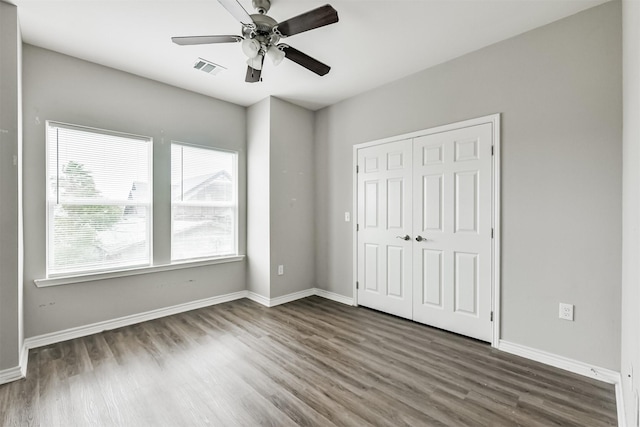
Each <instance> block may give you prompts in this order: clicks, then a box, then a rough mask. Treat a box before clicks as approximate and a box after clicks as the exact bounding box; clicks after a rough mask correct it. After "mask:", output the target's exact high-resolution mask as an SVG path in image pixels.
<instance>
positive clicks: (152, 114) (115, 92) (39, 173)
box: [3, 45, 246, 345]
mask: <svg viewBox="0 0 640 427" xmlns="http://www.w3.org/2000/svg"><path fill="white" fill-rule="evenodd" d="M23 54H24V64H23V65H24V73H23V74H24V75H23V78H24V86H23V88H24V94H23V95H24V165H25V170H24V194H25V197H24V211H25V251H26V253H28V254H29V256H28V257H27V258H26V259H25V264H24V287H25V288H24V289H25V301H24V304H25V335H26V337H33V336H38V335H41V334H46V333H50V332H56V331H61V330H64V329H68V328H73V327H78V326H83V325H87V324H91V323H95V322H99V321H105V320H111V319H114V318H119V317H123V316H128V315H132V314H138V313H143V312H146V311H151V310H155V309H159V308H164V307H170V306H173V305H178V304H182V303H188V302H192V301H195V300H199V299H205V298H210V297H214V296H219V295H225V294H229V293H233V292H237V291H241V290H244V289H246V267H245V263H244V262H243V261H241V262H233V263H226V264H217V265H209V266H202V267H193V268H186V269H180V270H172V271H164V272H157V273H153V274H143V275H137V276H129V277H123V278H114V279H108V280H99V281H92V282H83V283H76V284H70V285H62V286H53V287H46V288H37V287H36V286H35V285H34V283H33V280H34V279H42V278H44V277H45V274H46V271H45V256H46V253H45V250H46V241H45V218H46V203H45V202H46V199H45V197H46V195H45V189H46V188H45V185H46V177H45V121H46V120H55V121H60V122H64V123H73V124H78V125H83V126H91V127H96V128H102V129H109V130H115V131H120V132H127V133H133V134H138V135H146V136H150V137H153V141H154V142H153V145H154V156H153V161H154V164H153V176H154V178H153V179H154V190H153V195H154V203H153V230H154V233H153V253H154V257H155V263H156V264H165V263H168V262H169V260H170V237H171V236H170V233H171V231H170V230H171V228H170V224H171V210H170V191H169V188H170V182H171V180H170V143H171V141H172V140H176V141H181V142H186V143H191V144H198V145H203V146H212V147H218V148H223V149H228V150H235V151H238V153H239V156H238V161H239V199H240V205H239V251H240V253H244V252H245V250H246V179H245V177H246V111H245V110H246V109H245V108H244V107H241V106H237V105H234V104H230V103H227V102H223V101H219V100H216V99H212V98H209V97H206V96H202V95H199V94H195V93H193V92H188V91H185V90H182V89H178V88H175V87H171V86H168V85H165V84H162V83H158V82H154V81H151V80H148V79H144V78H141V77H138V76H135V75H131V74H128V73H124V72H121V71H117V70H114V69H110V68H107V67H104V66H101V65H97V64H93V63H89V62H86V61H82V60H80V59H76V58H72V57H69V56H65V55H62V54H59V53H56V52H52V51H49V50H45V49H42V48H38V47H34V46H31V45H24V50H23ZM3 345H4V341H3Z"/></svg>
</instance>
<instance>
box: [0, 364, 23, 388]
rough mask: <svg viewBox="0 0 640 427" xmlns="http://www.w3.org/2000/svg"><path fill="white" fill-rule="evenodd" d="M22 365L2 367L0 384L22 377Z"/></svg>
mask: <svg viewBox="0 0 640 427" xmlns="http://www.w3.org/2000/svg"><path fill="white" fill-rule="evenodd" d="M22 371H23V369H22V366H14V367H13V368H9V369H3V370H2V371H0V385H2V384H6V383H10V382H12V381H16V380H19V379H22V378H24V374H23V373H22Z"/></svg>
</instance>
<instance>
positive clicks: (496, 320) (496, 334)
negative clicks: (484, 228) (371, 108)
mask: <svg viewBox="0 0 640 427" xmlns="http://www.w3.org/2000/svg"><path fill="white" fill-rule="evenodd" d="M485 123H490V124H491V125H492V139H493V140H492V146H493V161H492V165H491V167H492V170H491V172H492V174H493V178H492V179H493V183H492V195H491V197H492V218H491V226H492V228H493V241H492V245H491V256H492V271H491V293H492V301H491V302H492V311H493V337H492V339H491V346H492V347H495V348H498V344H499V341H500V191H501V188H500V113H496V114H491V115H488V116H484V117H478V118H475V119H469V120H464V121H461V122H456V123H450V124H446V125H442V126H437V127H434V128H430V129H423V130H419V131H416V132H410V133H406V134H403V135H396V136H392V137H389V138H383V139H377V140H374V141H369V142H363V143H360V144H356V145H354V146H353V155H352V156H353V157H352V158H353V169H352V171H353V175H352V182H353V201H352V202H353V216H352V218H354V221H353V226H352V233H353V240H352V241H353V265H352V267H353V305H355V306H357V305H358V292H357V288H356V284H357V281H358V233H357V226H358V221H357V218H358V175H357V170H356V169H357V167H358V150H360V149H362V148H366V147H371V146H374V145H380V144H386V143H388V142H394V141H398V140H403V139H411V138H417V137H419V136H425V135H432V134H435V133H440V132H447V131H450V130H454V129H461V128H465V127H471V126H476V125H481V124H485Z"/></svg>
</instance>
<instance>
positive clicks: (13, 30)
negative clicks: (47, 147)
mask: <svg viewBox="0 0 640 427" xmlns="http://www.w3.org/2000/svg"><path fill="white" fill-rule="evenodd" d="M21 50H22V39H21V38H20V28H19V26H18V16H17V9H16V7H15V6H13V5H10V4H8V3H4V2H1V1H0V200H2V202H1V203H0V242H2V244H0V372H1V371H3V370H5V369H10V368H14V367H16V366H17V365H18V360H19V357H20V351H21V349H22V343H23V316H22V296H23V292H22V286H21V283H22V261H23V256H22V254H23V252H22V203H21V200H22V180H21V158H22V126H21V123H22V113H21V65H22V61H21V55H22V52H21ZM14 158H15V160H16V161H15V163H14Z"/></svg>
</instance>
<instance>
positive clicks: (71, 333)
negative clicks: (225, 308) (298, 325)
mask: <svg viewBox="0 0 640 427" xmlns="http://www.w3.org/2000/svg"><path fill="white" fill-rule="evenodd" d="M246 296H247V291H240V292H234V293H231V294H226V295H220V296H216V297H211V298H205V299H201V300H197V301H191V302H188V303H184V304H178V305H174V306H171V307H165V308H159V309H157V310H151V311H147V312H144V313H138V314H132V315H130V316H124V317H120V318H117V319H111V320H105V321H103V322H97V323H92V324H90V325H84V326H78V327H75V328H69V329H65V330H62V331H57V332H51V333H48V334H43V335H38V336H35V337H31V338H27V339H26V340H25V345H26V346H27V348H29V349H32V348H37V347H43V346H45V345H49V344H54V343H57V342H62V341H67V340H70V339H74V338H80V337H84V336H87V335H92V334H97V333H99V332H102V331H108V330H111V329H116V328H121V327H123V326H129V325H134V324H136V323H141V322H146V321H147V320H153V319H159V318H160V317H166V316H171V315H172V314H178V313H183V312H185V311H191V310H196V309H198V308H203V307H208V306H211V305H215V304H221V303H223V302H228V301H234V300H237V299H241V298H245V297H246Z"/></svg>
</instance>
